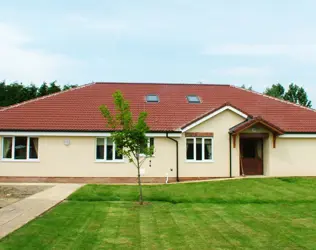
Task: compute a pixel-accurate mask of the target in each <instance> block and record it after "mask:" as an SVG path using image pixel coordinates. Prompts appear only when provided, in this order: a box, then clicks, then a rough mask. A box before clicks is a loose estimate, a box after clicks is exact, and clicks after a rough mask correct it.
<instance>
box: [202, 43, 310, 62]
mask: <svg viewBox="0 0 316 250" xmlns="http://www.w3.org/2000/svg"><path fill="white" fill-rule="evenodd" d="M203 53H204V54H207V55H231V56H287V57H290V58H293V59H298V60H303V61H305V60H313V61H314V60H315V56H316V44H292V45H290V44H270V45H269V44H228V45H219V46H209V47H207V48H206V49H205V50H204V52H203Z"/></svg>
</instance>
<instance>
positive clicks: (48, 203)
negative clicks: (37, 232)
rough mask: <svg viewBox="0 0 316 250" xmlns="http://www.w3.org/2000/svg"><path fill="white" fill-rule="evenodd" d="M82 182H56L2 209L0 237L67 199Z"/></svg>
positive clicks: (0, 210)
mask: <svg viewBox="0 0 316 250" xmlns="http://www.w3.org/2000/svg"><path fill="white" fill-rule="evenodd" d="M81 186H83V185H82V184H54V186H53V187H52V188H49V189H46V190H44V191H42V192H39V193H37V194H34V195H32V196H29V197H27V198H25V199H23V200H20V201H18V202H16V203H13V204H11V205H9V206H6V207H4V208H2V209H0V239H1V238H2V237H4V236H6V235H8V234H9V233H11V232H13V231H14V230H16V229H18V228H20V227H21V226H23V225H25V224H26V223H28V222H29V221H31V220H33V219H34V218H36V217H37V216H39V215H41V214H42V213H44V212H45V211H47V210H49V209H50V208H52V207H53V206H55V205H57V204H58V203H60V202H61V201H63V200H64V199H66V198H67V197H68V196H69V195H70V194H71V193H73V192H74V191H76V190H77V189H78V188H80V187H81Z"/></svg>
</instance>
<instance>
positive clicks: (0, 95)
mask: <svg viewBox="0 0 316 250" xmlns="http://www.w3.org/2000/svg"><path fill="white" fill-rule="evenodd" d="M75 87H77V85H72V84H67V85H64V86H63V87H61V86H60V85H58V84H57V82H56V81H54V82H51V83H47V82H43V83H42V85H40V86H39V87H37V86H36V85H35V84H30V85H24V84H23V83H17V82H13V83H10V84H7V83H6V82H5V81H3V82H0V107H6V106H9V105H13V104H16V103H20V102H24V101H28V100H31V99H34V98H37V97H42V96H45V95H50V94H53V93H57V92H60V91H64V90H68V89H71V88H75Z"/></svg>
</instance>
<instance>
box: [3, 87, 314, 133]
mask: <svg viewBox="0 0 316 250" xmlns="http://www.w3.org/2000/svg"><path fill="white" fill-rule="evenodd" d="M116 90H121V91H122V93H123V94H124V96H125V98H126V99H128V100H129V101H130V105H131V110H132V112H133V113H134V114H138V113H139V112H140V111H147V112H148V119H147V122H148V125H149V126H150V128H151V131H176V130H179V129H180V128H181V127H184V126H185V125H187V124H190V123H192V121H195V120H196V119H197V118H199V117H202V116H204V115H205V114H207V113H209V112H211V111H212V110H216V109H218V107H221V106H223V105H225V103H230V104H231V105H232V106H233V107H235V108H237V109H239V110H242V111H243V112H245V113H246V114H249V115H251V116H253V117H256V116H261V117H262V119H264V120H265V121H267V122H269V123H271V124H274V125H275V126H276V127H278V128H280V129H282V130H283V131H285V132H316V112H315V111H314V110H311V109H308V108H305V107H300V106H298V105H296V104H291V103H288V102H284V101H280V100H277V99H275V98H272V97H268V96H264V95H262V94H259V93H255V92H252V91H248V90H244V89H241V88H238V87H234V86H230V85H209V84H147V83H142V84H141V83H139V84H136V83H129V84H128V83H94V84H88V85H85V86H82V87H79V88H76V89H71V90H68V91H65V92H61V93H57V94H53V95H50V96H46V97H42V98H39V99H35V100H31V101H28V102H25V103H22V104H17V105H13V106H11V107H6V108H4V109H2V110H1V111H0V130H33V131H44V130H45V131H106V130H107V128H106V127H105V120H104V118H103V117H102V116H101V113H100V111H99V106H100V105H101V104H106V105H107V106H109V107H110V108H113V99H112V94H113V93H114V92H115V91H116ZM147 94H157V95H158V96H159V99H160V101H159V103H146V102H145V96H146V95H147ZM190 94H195V95H198V96H199V97H200V98H201V100H202V103H200V104H195V103H193V104H191V103H188V102H187V99H186V96H187V95H190Z"/></svg>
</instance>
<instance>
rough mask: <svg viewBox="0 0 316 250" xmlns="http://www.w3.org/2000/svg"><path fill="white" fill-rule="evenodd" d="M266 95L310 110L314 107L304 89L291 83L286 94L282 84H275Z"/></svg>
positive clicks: (267, 90)
mask: <svg viewBox="0 0 316 250" xmlns="http://www.w3.org/2000/svg"><path fill="white" fill-rule="evenodd" d="M264 94H266V95H269V96H273V97H276V98H279V99H283V100H286V101H289V102H293V103H296V104H299V105H302V106H305V107H308V108H311V107H312V102H311V101H310V100H308V97H307V93H306V91H305V89H304V88H303V87H300V86H298V85H296V84H294V83H291V84H290V86H289V89H288V90H287V91H286V92H285V88H284V87H283V86H282V85H281V84H280V83H278V84H273V85H272V87H270V88H267V89H266V90H265V91H264Z"/></svg>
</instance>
